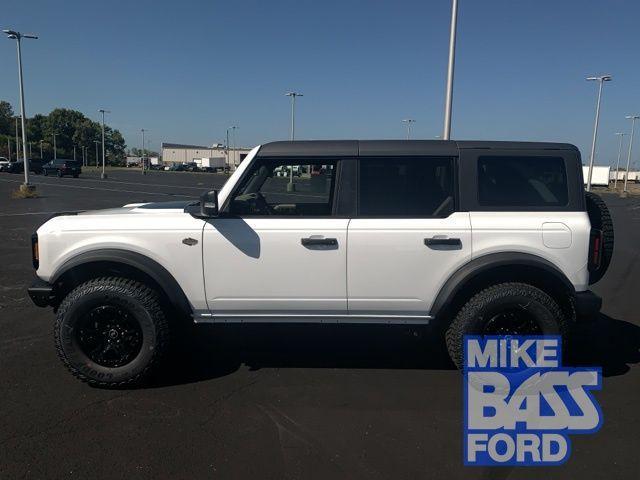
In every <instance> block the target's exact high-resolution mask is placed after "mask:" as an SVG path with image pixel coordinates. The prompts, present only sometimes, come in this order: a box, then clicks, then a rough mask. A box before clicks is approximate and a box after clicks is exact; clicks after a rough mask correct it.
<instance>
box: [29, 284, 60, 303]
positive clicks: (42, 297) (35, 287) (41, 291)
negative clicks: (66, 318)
mask: <svg viewBox="0 0 640 480" xmlns="http://www.w3.org/2000/svg"><path fill="white" fill-rule="evenodd" d="M27 292H29V297H31V300H32V301H33V303H35V304H36V305H37V306H38V307H47V306H49V305H52V301H53V299H54V296H53V286H52V285H51V284H49V283H47V282H45V281H44V280H40V279H37V280H36V281H35V282H33V284H32V285H31V286H30V287H29V288H28V289H27Z"/></svg>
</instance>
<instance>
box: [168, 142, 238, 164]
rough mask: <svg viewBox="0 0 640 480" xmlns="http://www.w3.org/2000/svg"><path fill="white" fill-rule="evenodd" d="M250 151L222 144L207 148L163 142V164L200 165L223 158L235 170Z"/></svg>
mask: <svg viewBox="0 0 640 480" xmlns="http://www.w3.org/2000/svg"><path fill="white" fill-rule="evenodd" d="M250 151H251V149H250V148H245V147H237V148H235V149H233V148H230V149H227V148H226V147H225V146H224V145H222V144H215V145H212V146H210V147H205V146H202V145H183V144H180V143H165V142H162V163H163V164H164V165H167V166H171V165H174V164H183V163H198V164H199V163H200V162H201V160H202V159H203V158H220V157H223V158H224V159H225V162H226V164H227V165H228V166H229V167H231V168H232V169H233V168H234V167H236V166H238V165H240V163H241V162H242V161H243V160H244V159H245V158H246V157H247V155H248V154H249V152H250Z"/></svg>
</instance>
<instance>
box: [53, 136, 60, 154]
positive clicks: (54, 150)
mask: <svg viewBox="0 0 640 480" xmlns="http://www.w3.org/2000/svg"><path fill="white" fill-rule="evenodd" d="M52 135H53V159H54V160H57V159H58V147H56V137H57V136H58V135H60V134H59V133H54V134H52Z"/></svg>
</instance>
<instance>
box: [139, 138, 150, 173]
mask: <svg viewBox="0 0 640 480" xmlns="http://www.w3.org/2000/svg"><path fill="white" fill-rule="evenodd" d="M140 131H141V132H142V152H140V153H141V155H142V162H141V163H142V174H143V175H146V174H147V172H145V171H144V156H145V155H144V154H145V149H144V132H148V131H149V130H145V129H144V128H142V129H140Z"/></svg>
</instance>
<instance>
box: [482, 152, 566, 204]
mask: <svg viewBox="0 0 640 480" xmlns="http://www.w3.org/2000/svg"><path fill="white" fill-rule="evenodd" d="M478 200H479V202H480V205H485V206H496V207H501V206H505V207H509V206H513V207H560V206H564V205H566V204H567V202H568V191H567V173H566V170H565V166H564V160H563V159H562V158H561V157H508V156H503V157H480V158H478Z"/></svg>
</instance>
